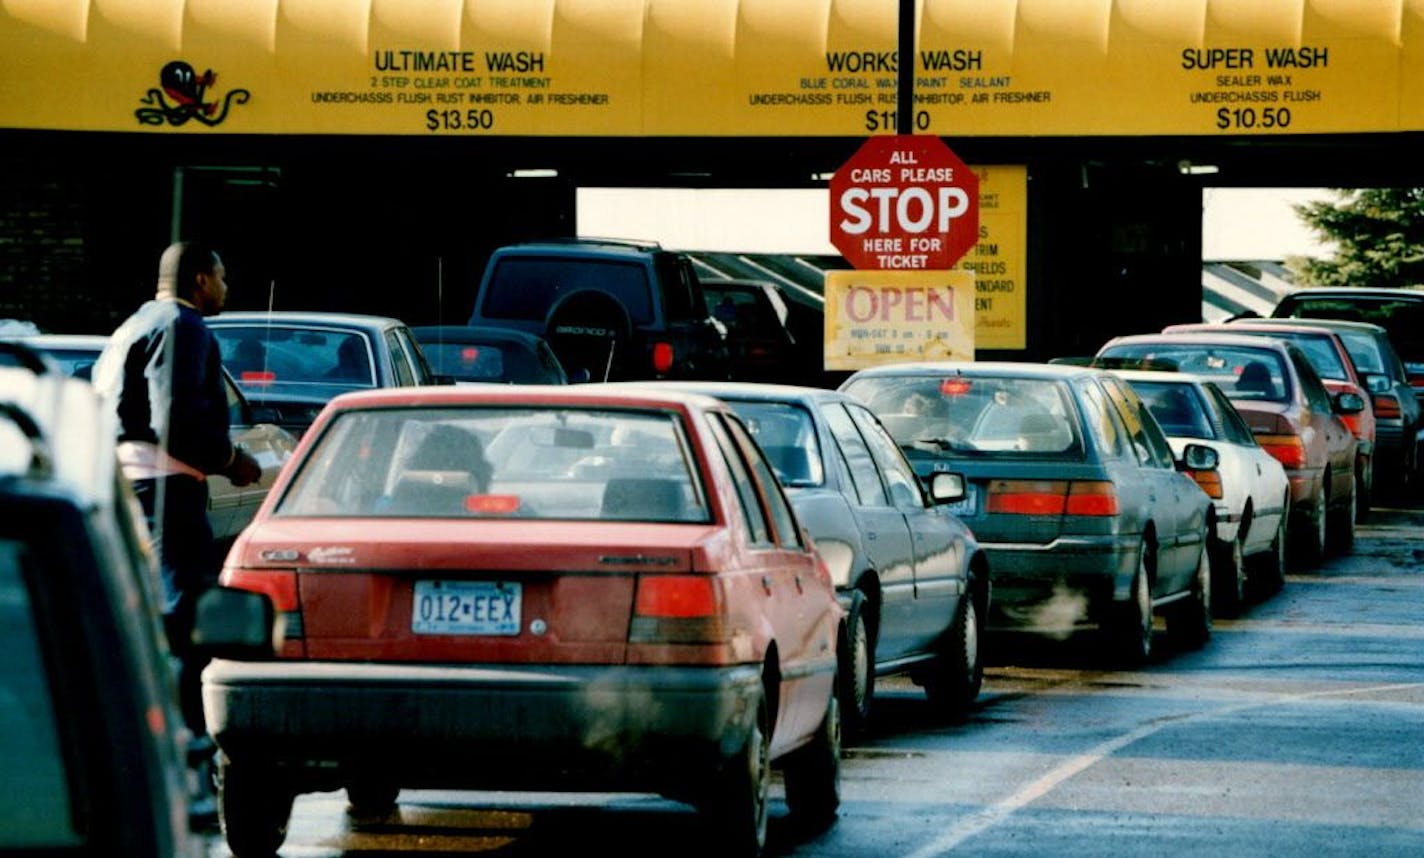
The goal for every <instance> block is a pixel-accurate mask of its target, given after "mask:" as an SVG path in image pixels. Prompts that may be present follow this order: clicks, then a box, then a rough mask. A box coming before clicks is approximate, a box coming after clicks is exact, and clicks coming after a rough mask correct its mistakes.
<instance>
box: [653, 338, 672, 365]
mask: <svg viewBox="0 0 1424 858" xmlns="http://www.w3.org/2000/svg"><path fill="white" fill-rule="evenodd" d="M672 359H673V351H672V343H654V344H653V369H654V370H655V371H657V372H667V371H668V370H670V369H672Z"/></svg>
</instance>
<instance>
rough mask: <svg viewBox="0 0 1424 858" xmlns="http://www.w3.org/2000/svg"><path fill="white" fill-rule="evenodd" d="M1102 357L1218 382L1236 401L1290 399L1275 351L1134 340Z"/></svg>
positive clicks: (1286, 379)
mask: <svg viewBox="0 0 1424 858" xmlns="http://www.w3.org/2000/svg"><path fill="white" fill-rule="evenodd" d="M1098 357H1100V358H1111V359H1114V360H1115V361H1120V360H1121V359H1124V358H1127V359H1131V360H1133V361H1138V362H1140V363H1142V365H1144V366H1151V367H1153V368H1163V367H1170V368H1171V369H1175V370H1177V371H1179V372H1189V373H1191V374H1192V375H1197V376H1201V377H1203V378H1206V379H1208V380H1210V381H1214V382H1216V384H1217V386H1219V387H1220V388H1221V390H1222V392H1223V393H1225V394H1226V395H1227V396H1228V397H1230V398H1231V399H1233V400H1244V401H1261V402H1289V401H1290V399H1291V393H1292V391H1291V386H1290V381H1289V378H1288V376H1287V374H1286V368H1285V364H1284V362H1283V361H1282V359H1281V356H1280V355H1279V354H1278V353H1277V352H1275V351H1272V350H1267V349H1253V348H1246V347H1238V346H1222V345H1215V344H1213V343H1131V344H1123V345H1117V346H1109V347H1108V348H1105V349H1103V350H1102V351H1101V352H1100V353H1099V354H1098Z"/></svg>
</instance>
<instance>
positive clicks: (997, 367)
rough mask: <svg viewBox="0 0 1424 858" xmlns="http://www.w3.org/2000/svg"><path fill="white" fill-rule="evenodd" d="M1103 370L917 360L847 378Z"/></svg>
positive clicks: (1048, 375) (1068, 374)
mask: <svg viewBox="0 0 1424 858" xmlns="http://www.w3.org/2000/svg"><path fill="white" fill-rule="evenodd" d="M1101 372H1103V370H1101V369H1098V368H1096V367H1087V366H1079V365H1077V364H1065V363H1030V362H1017V361H919V362H912V363H896V364H884V365H881V366H873V367H867V368H865V369H861V370H857V371H856V372H855V374H854V375H853V376H851V378H850V379H847V381H850V380H853V379H856V378H868V377H880V376H904V375H944V374H946V373H960V374H968V375H977V376H1002V377H1006V378H1007V377H1020V378H1042V379H1047V380H1053V379H1069V378H1082V377H1084V376H1089V375H1095V374H1098V373H1101Z"/></svg>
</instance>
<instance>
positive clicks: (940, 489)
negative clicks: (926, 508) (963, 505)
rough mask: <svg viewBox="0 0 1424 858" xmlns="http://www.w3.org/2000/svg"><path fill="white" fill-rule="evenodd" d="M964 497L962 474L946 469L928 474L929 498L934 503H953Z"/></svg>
mask: <svg viewBox="0 0 1424 858" xmlns="http://www.w3.org/2000/svg"><path fill="white" fill-rule="evenodd" d="M963 498H964V475H963V474H952V473H950V472H948V471H935V472H934V473H933V474H930V500H932V501H934V502H935V503H936V504H946V503H954V502H955V501H957V500H962V499H963Z"/></svg>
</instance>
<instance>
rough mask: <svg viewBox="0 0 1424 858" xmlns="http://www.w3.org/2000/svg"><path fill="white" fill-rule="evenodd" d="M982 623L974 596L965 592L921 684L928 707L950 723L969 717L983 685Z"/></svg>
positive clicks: (969, 592) (970, 592) (968, 591)
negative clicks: (952, 621)
mask: <svg viewBox="0 0 1424 858" xmlns="http://www.w3.org/2000/svg"><path fill="white" fill-rule="evenodd" d="M982 624H983V621H982V620H981V619H980V617H979V609H978V607H977V606H976V605H975V604H974V593H973V591H972V590H966V591H965V592H964V595H963V596H961V597H960V599H959V608H958V610H957V612H956V614H955V617H954V623H953V624H952V625H951V626H950V627H949V631H948V632H946V633H945V638H944V643H943V645H942V649H941V651H940V653H939V655H938V656H936V657H935V663H934V666H933V667H932V668H931V669H930V675H929V677H928V678H927V680H926V682H925V696H926V697H927V698H929V701H930V705H931V706H933V707H934V708H935V710H936V711H938V713H939V714H940V715H942V716H943V717H945V718H948V719H949V720H951V721H962V720H963V719H964V718H966V717H967V716H968V715H969V709H970V707H971V706H973V704H974V700H975V698H977V697H978V696H979V689H980V688H981V687H982V686H983V684H984V662H983V659H981V658H980V657H979V640H980V638H981V637H982V636H983V632H984V629H983V625H982Z"/></svg>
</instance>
